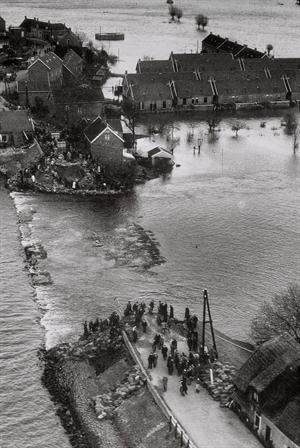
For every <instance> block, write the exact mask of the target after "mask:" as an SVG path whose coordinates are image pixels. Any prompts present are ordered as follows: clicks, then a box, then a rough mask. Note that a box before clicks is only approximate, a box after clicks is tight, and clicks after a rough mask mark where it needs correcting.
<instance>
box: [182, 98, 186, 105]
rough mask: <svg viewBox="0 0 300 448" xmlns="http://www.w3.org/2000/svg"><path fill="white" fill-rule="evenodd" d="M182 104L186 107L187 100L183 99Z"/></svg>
mask: <svg viewBox="0 0 300 448" xmlns="http://www.w3.org/2000/svg"><path fill="white" fill-rule="evenodd" d="M182 104H183V105H184V106H186V98H182Z"/></svg>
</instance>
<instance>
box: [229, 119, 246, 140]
mask: <svg viewBox="0 0 300 448" xmlns="http://www.w3.org/2000/svg"><path fill="white" fill-rule="evenodd" d="M244 128H245V123H242V122H241V121H236V122H235V123H234V124H233V125H232V128H231V130H232V131H233V132H235V137H236V138H238V132H239V131H240V130H241V129H244Z"/></svg>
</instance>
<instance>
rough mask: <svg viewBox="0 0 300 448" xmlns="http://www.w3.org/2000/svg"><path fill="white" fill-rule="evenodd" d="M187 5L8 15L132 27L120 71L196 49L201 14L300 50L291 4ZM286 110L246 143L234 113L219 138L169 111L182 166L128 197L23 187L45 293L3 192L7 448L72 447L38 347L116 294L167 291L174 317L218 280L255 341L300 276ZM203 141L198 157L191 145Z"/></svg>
mask: <svg viewBox="0 0 300 448" xmlns="http://www.w3.org/2000/svg"><path fill="white" fill-rule="evenodd" d="M177 3H178V4H179V3H180V6H181V7H182V9H183V11H184V17H183V18H182V24H169V23H168V15H167V7H166V6H167V5H166V4H165V2H164V1H158V0H154V1H153V2H151V3H149V2H146V0H142V1H138V2H130V1H122V2H120V1H118V2H117V1H115V0H113V1H108V0H107V1H106V2H105V1H102V0H99V1H98V2H96V1H94V0H87V1H85V2H83V1H79V0H75V1H74V0H72V1H71V0H69V1H65V2H61V1H60V2H58V1H53V0H52V1H51V0H50V1H49V0H47V1H45V0H40V1H39V2H37V1H36V0H31V1H26V2H25V1H21V0H18V1H14V0H11V1H9V2H8V1H7V2H4V1H2V0H1V15H2V16H3V17H5V18H6V19H7V23H8V24H10V23H11V24H14V25H16V24H18V23H19V22H21V20H22V19H23V16H25V15H27V16H29V17H32V16H36V17H39V18H40V19H41V20H42V19H44V20H48V19H49V20H53V21H55V20H57V21H63V22H64V21H65V22H66V23H67V24H69V25H70V26H72V27H73V28H74V29H76V28H77V29H78V30H79V29H80V30H81V31H83V32H85V33H86V34H87V38H91V37H93V34H94V33H95V32H96V31H98V30H99V26H101V28H102V30H103V31H115V30H116V31H120V32H125V41H123V42H115V43H113V44H111V47H110V49H111V51H112V52H114V53H115V54H117V53H119V55H120V62H119V64H118V66H117V67H116V68H115V71H116V72H120V71H123V70H124V69H125V68H127V69H128V70H133V69H134V66H135V63H136V61H137V59H138V58H139V57H143V56H145V55H147V56H155V57H161V58H163V57H168V55H169V53H170V51H171V50H174V51H178V52H179V51H190V49H194V51H195V49H196V46H197V40H199V43H200V41H201V39H202V38H203V37H204V35H205V34H203V33H199V32H197V31H196V29H195V25H194V19H193V17H194V15H195V14H196V13H198V12H201V13H204V14H207V15H208V16H209V18H210V24H209V27H208V30H209V31H214V32H218V33H220V34H224V35H227V36H229V37H231V38H233V39H236V40H239V41H244V42H247V43H248V44H249V45H252V46H256V47H258V48H259V49H262V50H263V49H264V48H265V46H266V44H267V43H272V44H273V45H274V49H275V54H276V55H277V56H298V54H297V51H298V48H299V33H298V24H299V19H300V8H299V7H298V8H297V6H296V5H295V4H294V1H292V0H290V1H289V2H285V3H286V4H285V5H283V6H280V5H278V2H277V1H273V0H266V1H264V2H262V1H258V0H254V1H251V2H250V1H249V2H243V5H242V6H241V2H240V1H238V0H230V1H228V2H226V4H225V3H224V2H221V1H220V0H215V1H213V0H210V1H208V0H203V1H202V2H201V11H200V6H199V2H198V1H196V0H191V1H189V2H185V1H183V0H182V1H181V2H177ZM266 23H267V24H268V26H267V27H266V26H265V24H266ZM281 30H282V32H281ZM287 43H288V45H287ZM99 45H100V44H99ZM282 115H283V114H281V113H278V114H277V116H273V117H268V118H264V117H258V116H257V117H256V118H247V117H246V116H240V117H239V118H241V119H242V120H244V122H245V123H246V129H243V130H241V131H240V134H239V137H238V138H237V139H235V138H233V133H232V131H231V124H232V120H233V118H226V119H224V120H223V121H222V122H221V123H220V126H219V127H220V131H218V132H217V137H218V138H217V140H215V141H213V142H212V141H210V138H209V136H208V135H207V124H206V123H205V122H204V121H201V119H200V118H199V117H188V116H185V117H184V120H182V118H181V119H180V120H179V119H177V118H176V117H173V118H171V119H170V123H171V125H172V127H173V131H174V137H175V138H176V139H177V143H178V144H177V145H176V147H175V158H176V164H177V165H180V166H177V167H175V168H174V170H173V173H172V174H171V175H170V176H167V177H165V178H164V179H162V178H160V179H156V180H153V181H150V182H148V183H147V184H145V185H143V186H139V187H138V188H136V190H135V192H133V193H132V194H129V195H127V196H126V197H123V198H114V199H113V200H112V201H108V200H107V199H100V198H97V199H96V198H94V199H87V198H81V199H79V198H73V197H66V196H53V195H34V194H17V195H15V199H14V201H15V204H16V206H17V208H18V209H19V210H21V209H22V210H26V211H29V212H30V213H32V211H35V213H33V214H32V222H31V229H32V234H33V237H34V239H35V240H39V241H41V243H42V244H43V245H44V247H45V249H46V250H47V253H48V258H47V259H46V260H44V261H43V265H42V268H44V269H45V270H47V271H49V272H50V273H51V277H52V279H53V284H52V285H51V286H47V287H39V288H37V291H36V294H37V295H36V298H35V297H34V296H33V294H32V290H31V288H30V286H29V282H28V278H27V276H26V273H25V272H24V271H23V264H22V263H23V262H22V256H21V252H20V246H19V242H18V233H17V229H16V214H15V211H14V208H13V201H12V200H11V199H9V197H8V196H7V195H6V194H5V193H3V194H2V193H1V196H0V204H1V226H2V227H1V253H0V258H1V272H0V281H1V286H2V288H1V291H4V293H2V295H1V301H0V307H1V313H0V316H1V319H2V325H1V342H0V343H1V356H2V358H3V360H4V362H2V365H3V366H4V367H3V368H2V370H1V376H2V378H1V381H0V384H1V386H0V394H1V397H0V398H1V400H0V402H1V405H0V406H1V407H2V409H1V423H0V433H1V436H2V440H1V443H0V445H1V446H2V445H3V446H5V447H8V448H19V447H22V448H23V447H24V446H28V447H31V448H35V447H41V446H42V447H57V446H59V447H64V446H68V442H67V439H66V436H65V434H64V433H63V431H62V429H61V428H60V426H59V424H58V422H57V420H56V417H54V412H53V407H52V404H51V402H50V400H49V397H48V395H47V392H46V391H44V390H43V389H42V386H41V384H40V380H39V379H40V374H41V371H40V365H39V362H38V357H37V351H38V347H39V346H40V345H42V344H43V343H46V345H47V347H50V346H52V345H54V344H55V343H57V342H59V341H66V340H69V339H70V338H75V337H77V335H78V334H79V333H80V332H81V331H82V322H83V321H84V320H85V319H88V318H94V317H95V316H96V315H98V316H100V317H101V316H103V315H106V314H107V312H110V311H111V310H112V309H114V303H115V299H116V298H118V299H119V300H120V301H121V302H122V301H127V300H128V299H135V298H144V299H152V298H153V299H163V300H167V301H169V302H171V301H172V303H173V304H174V306H175V312H177V313H180V312H181V311H182V310H183V308H184V307H185V306H186V305H189V306H190V307H191V308H192V309H193V310H194V311H195V312H200V310H201V291H202V289H203V288H208V290H209V295H210V299H211V305H212V312H213V318H214V321H215V323H216V326H217V327H218V328H219V329H220V330H223V331H225V332H226V333H228V334H229V335H230V336H233V337H238V338H241V339H247V338H248V329H249V322H250V320H251V318H252V317H253V315H254V314H255V313H256V310H257V308H258V306H259V305H260V304H261V303H262V302H263V301H264V300H269V299H270V298H271V297H272V296H273V295H274V293H275V292H277V291H279V290H281V289H282V288H284V287H286V286H287V285H288V283H290V282H293V281H298V282H299V280H300V279H299V265H300V249H299V232H300V230H299V229H300V214H299V199H300V197H299V196H300V193H299V186H300V185H299V183H300V180H299V179H300V168H299V152H298V154H294V153H293V142H292V138H291V137H290V136H287V135H286V134H285V132H284V129H283V127H282V126H281V121H282ZM166 120H167V118H166ZM153 121H154V122H155V121H157V120H156V119H155V118H154V119H153ZM261 121H266V127H265V128H261V127H260V123H261ZM170 123H169V124H170ZM146 128H147V125H145V127H144V128H143V127H141V131H143V130H144V129H146ZM188 133H190V134H191V135H192V134H193V137H191V138H192V139H193V141H190V142H189V143H188V142H187V134H188ZM198 138H201V139H203V143H202V146H201V151H200V154H198V151H197V150H196V151H195V152H194V150H193V146H194V145H195V146H197V144H198ZM153 140H154V141H153V144H158V143H162V144H165V145H166V146H168V145H169V143H168V142H166V141H165V138H164V137H162V139H159V138H158V137H156V138H154V137H153Z"/></svg>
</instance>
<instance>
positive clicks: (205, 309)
mask: <svg viewBox="0 0 300 448" xmlns="http://www.w3.org/2000/svg"><path fill="white" fill-rule="evenodd" d="M206 313H207V314H208V320H206ZM206 324H210V332H211V337H212V342H213V348H214V350H215V355H216V358H218V351H217V345H216V339H215V332H214V327H213V321H212V317H211V312H210V306H209V301H208V293H207V290H206V289H204V291H203V319H202V355H203V354H204V346H205V326H206Z"/></svg>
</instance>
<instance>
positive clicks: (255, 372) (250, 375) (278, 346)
mask: <svg viewBox="0 0 300 448" xmlns="http://www.w3.org/2000/svg"><path fill="white" fill-rule="evenodd" d="M295 363H299V365H300V345H299V344H298V343H297V342H296V341H295V339H293V338H292V337H291V336H290V335H280V336H277V337H275V338H273V339H271V340H269V341H267V342H265V343H264V344H262V345H261V346H260V347H258V348H257V349H256V350H255V352H254V353H252V354H251V355H250V357H249V359H248V360H247V361H246V362H245V364H244V365H243V366H242V367H241V369H240V370H239V371H238V373H237V375H236V377H235V378H234V384H235V385H236V387H237V388H238V389H239V390H240V391H241V392H243V393H245V392H246V391H247V389H248V387H249V386H252V387H254V388H255V389H256V390H258V391H259V392H261V391H263V390H264V389H265V388H266V387H267V386H268V385H269V384H270V382H272V381H273V380H274V379H275V378H276V377H277V376H279V375H280V374H281V373H282V371H283V370H282V369H285V368H286V367H288V366H289V365H291V366H294V364H295ZM269 377H270V378H269Z"/></svg>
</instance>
